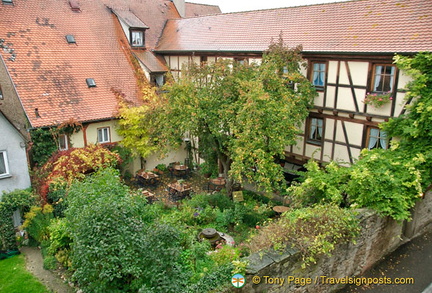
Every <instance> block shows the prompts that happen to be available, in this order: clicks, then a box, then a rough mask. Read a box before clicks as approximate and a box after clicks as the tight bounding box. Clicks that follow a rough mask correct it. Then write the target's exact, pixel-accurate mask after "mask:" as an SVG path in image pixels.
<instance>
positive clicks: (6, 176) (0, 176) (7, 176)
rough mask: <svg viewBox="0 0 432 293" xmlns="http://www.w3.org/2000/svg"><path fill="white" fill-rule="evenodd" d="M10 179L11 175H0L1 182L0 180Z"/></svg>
mask: <svg viewBox="0 0 432 293" xmlns="http://www.w3.org/2000/svg"><path fill="white" fill-rule="evenodd" d="M11 177H12V175H11V174H3V175H0V180H1V179H7V178H11Z"/></svg>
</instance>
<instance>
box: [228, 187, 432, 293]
mask: <svg viewBox="0 0 432 293" xmlns="http://www.w3.org/2000/svg"><path fill="white" fill-rule="evenodd" d="M431 210H432V193H428V194H427V195H426V196H425V198H423V199H422V200H421V201H419V202H418V203H417V205H416V207H415V208H414V209H413V212H412V217H413V219H412V221H410V222H408V223H398V222H396V221H394V220H392V219H390V218H388V217H387V218H383V217H380V216H378V215H377V214H376V213H374V212H371V211H367V210H362V211H361V227H362V230H361V233H360V235H359V236H358V238H357V242H356V243H355V244H353V243H350V244H344V245H340V246H338V247H337V248H336V249H335V251H334V252H333V253H332V256H331V257H322V258H321V259H320V260H319V261H318V262H317V264H316V265H313V266H310V267H307V268H306V269H302V268H301V264H302V261H301V258H300V256H299V254H298V253H297V252H296V251H295V250H293V249H288V250H287V251H286V253H285V254H277V253H269V254H265V255H263V256H260V255H258V254H254V255H251V256H250V257H249V261H250V264H249V267H248V271H247V275H246V279H247V280H246V284H245V286H244V287H243V288H242V289H241V290H239V291H238V292H247V293H257V292H310V293H311V292H317V293H320V292H334V291H337V290H339V289H341V288H342V287H343V286H344V285H343V284H338V285H336V284H334V283H333V284H331V282H329V280H333V279H331V278H334V279H336V278H338V279H339V280H341V279H342V278H349V277H353V276H359V275H360V274H362V273H363V272H365V271H366V270H367V269H369V268H371V267H372V266H373V265H374V264H375V263H376V262H378V261H379V260H380V259H381V258H382V257H383V256H385V255H387V254H389V253H390V252H392V251H394V250H395V249H396V248H397V247H399V246H400V245H402V244H404V243H406V242H407V241H409V240H411V239H413V238H414V237H417V236H419V235H421V234H422V233H424V232H426V231H427V230H431V229H432V214H431V212H430V211H431ZM257 276H258V277H259V278H260V282H259V284H254V283H253V278H254V277H255V280H257ZM377 277H382V276H377ZM345 280H348V279H345ZM282 282H283V283H282ZM302 282H303V284H301V283H302ZM308 282H309V283H310V284H307V283H308ZM326 282H327V283H326ZM236 292H237V291H236Z"/></svg>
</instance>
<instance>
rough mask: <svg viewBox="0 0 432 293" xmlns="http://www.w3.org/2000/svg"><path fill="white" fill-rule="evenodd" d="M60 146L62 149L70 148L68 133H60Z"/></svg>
mask: <svg viewBox="0 0 432 293" xmlns="http://www.w3.org/2000/svg"><path fill="white" fill-rule="evenodd" d="M58 148H59V150H60V151H65V150H67V149H69V143H68V136H67V135H66V134H60V135H59V137H58Z"/></svg>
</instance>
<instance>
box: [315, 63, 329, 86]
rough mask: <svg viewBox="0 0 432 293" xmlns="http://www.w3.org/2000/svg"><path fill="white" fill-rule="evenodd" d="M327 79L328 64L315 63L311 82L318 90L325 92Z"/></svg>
mask: <svg viewBox="0 0 432 293" xmlns="http://www.w3.org/2000/svg"><path fill="white" fill-rule="evenodd" d="M325 78H326V63H324V62H313V63H312V75H311V81H312V84H313V85H314V86H315V88H316V89H317V90H324V85H325Z"/></svg>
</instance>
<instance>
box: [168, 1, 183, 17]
mask: <svg viewBox="0 0 432 293" xmlns="http://www.w3.org/2000/svg"><path fill="white" fill-rule="evenodd" d="M171 2H173V3H174V6H175V7H176V9H177V11H178V13H179V14H180V17H185V16H186V5H185V0H171Z"/></svg>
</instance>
